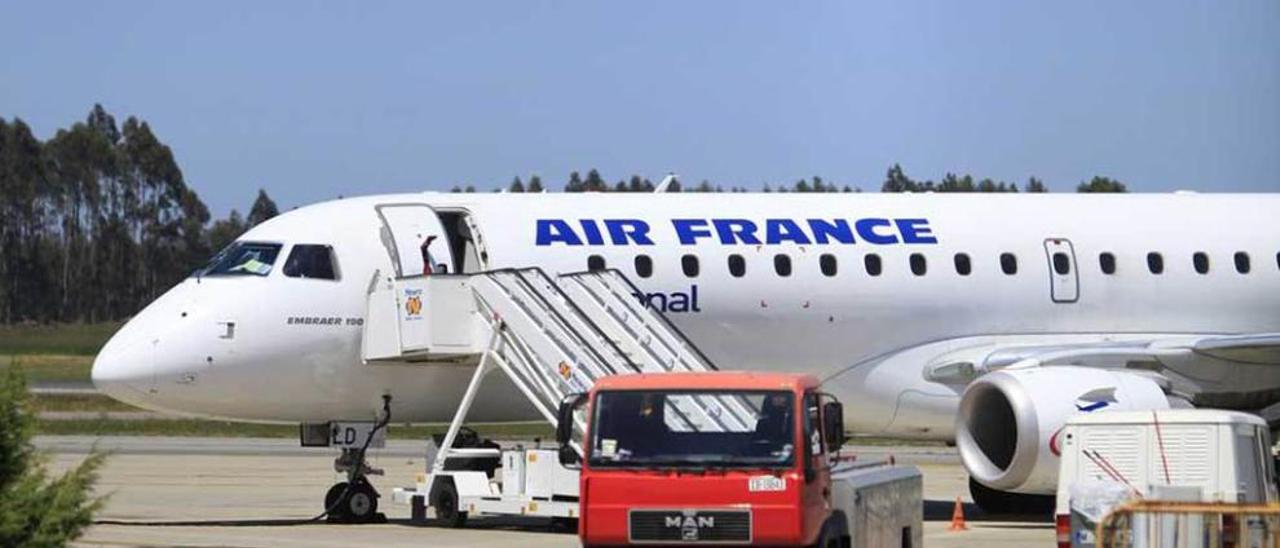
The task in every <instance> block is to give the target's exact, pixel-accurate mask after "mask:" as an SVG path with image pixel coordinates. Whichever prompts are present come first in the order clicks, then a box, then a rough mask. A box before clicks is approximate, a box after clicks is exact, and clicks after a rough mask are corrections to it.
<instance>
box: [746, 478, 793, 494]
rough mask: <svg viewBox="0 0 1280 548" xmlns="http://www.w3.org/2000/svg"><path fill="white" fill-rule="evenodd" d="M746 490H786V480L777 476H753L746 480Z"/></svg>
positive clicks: (756, 491)
mask: <svg viewBox="0 0 1280 548" xmlns="http://www.w3.org/2000/svg"><path fill="white" fill-rule="evenodd" d="M747 490H749V491H751V492H752V493H758V492H761V491H786V490H787V481H786V480H784V479H782V478H779V477H777V476H753V477H752V478H751V479H750V480H749V481H748V482H747Z"/></svg>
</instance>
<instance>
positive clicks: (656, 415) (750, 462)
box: [589, 390, 795, 468]
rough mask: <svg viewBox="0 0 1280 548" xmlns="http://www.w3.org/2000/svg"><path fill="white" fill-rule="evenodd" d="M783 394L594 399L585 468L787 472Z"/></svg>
mask: <svg viewBox="0 0 1280 548" xmlns="http://www.w3.org/2000/svg"><path fill="white" fill-rule="evenodd" d="M794 399H795V398H794V397H793V396H792V394H791V393H790V392H785V391H696V392H695V391H678V392H677V391H646V390H625V391H623V390H618V391H606V392H600V393H598V394H597V395H596V401H595V405H594V407H593V410H594V414H595V417H594V418H593V421H592V428H591V432H592V434H591V451H590V461H589V462H590V464H591V465H592V466H602V467H603V466H615V467H627V466H664V467H667V466H670V467H695V468H706V467H734V466H753V467H759V466H767V467H786V466H790V465H791V464H792V462H794V461H793V459H794V454H795V444H794V430H795V415H794V408H795V404H794Z"/></svg>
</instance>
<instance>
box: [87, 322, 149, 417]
mask: <svg viewBox="0 0 1280 548" xmlns="http://www.w3.org/2000/svg"><path fill="white" fill-rule="evenodd" d="M126 335H127V334H126V333H123V332H122V333H117V334H116V335H115V336H113V337H112V338H111V340H109V341H107V344H106V346H104V347H102V350H101V351H100V352H98V356H97V357H96V358H94V360H93V369H92V370H91V371H90V377H91V378H92V379H93V386H94V388H96V389H97V390H98V392H100V393H102V394H106V395H108V396H110V397H112V398H115V399H117V400H120V401H123V402H125V403H135V404H136V403H139V402H140V400H141V399H143V398H144V397H146V395H147V393H148V391H149V390H150V389H151V384H152V382H153V381H154V377H155V374H154V371H153V370H152V369H153V368H152V364H151V359H150V358H151V357H150V356H149V355H148V353H147V352H146V351H145V348H146V345H144V344H130V343H134V342H135V341H130V340H128V339H129V337H127V336H126Z"/></svg>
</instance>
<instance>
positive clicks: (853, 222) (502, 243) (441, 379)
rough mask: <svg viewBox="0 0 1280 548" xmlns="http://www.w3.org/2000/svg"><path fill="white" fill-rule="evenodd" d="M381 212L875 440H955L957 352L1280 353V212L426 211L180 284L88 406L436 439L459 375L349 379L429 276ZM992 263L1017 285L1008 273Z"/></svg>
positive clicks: (474, 200) (520, 408)
mask: <svg viewBox="0 0 1280 548" xmlns="http://www.w3.org/2000/svg"><path fill="white" fill-rule="evenodd" d="M389 204H424V205H426V206H430V207H432V208H434V209H435V210H436V211H439V212H441V213H443V214H445V215H446V218H447V219H446V221H447V222H450V223H452V222H453V221H454V220H455V218H456V219H460V218H462V217H460V216H465V217H466V218H469V219H470V221H471V227H472V228H471V230H472V231H474V232H475V233H476V234H474V235H473V236H474V241H473V242H472V244H473V246H474V247H473V248H468V249H467V250H465V251H464V250H463V249H462V247H458V248H456V249H450V246H449V245H448V243H447V242H445V243H440V244H437V247H433V248H432V251H433V254H434V255H433V259H434V260H437V261H440V262H443V263H446V264H452V265H455V266H454V267H451V268H455V270H456V269H458V268H462V269H465V270H478V269H493V268H502V267H523V266H540V267H542V268H544V269H546V270H547V271H549V272H571V271H580V270H585V269H587V267H588V261H589V258H590V257H591V256H593V255H595V256H599V258H600V259H602V260H603V261H604V263H605V264H606V265H607V266H609V267H616V268H619V269H620V270H622V271H623V272H624V273H626V274H627V275H628V276H629V277H630V278H631V279H632V280H633V281H634V282H635V283H636V284H637V285H638V286H639V287H641V288H642V289H643V290H644V291H645V292H647V293H649V294H650V296H649V297H648V298H649V301H650V303H651V304H652V305H654V306H658V307H662V308H665V309H666V311H667V314H668V316H669V317H670V318H671V319H672V320H673V321H674V322H675V323H676V324H677V325H678V326H679V327H680V328H681V329H682V330H683V331H684V333H685V334H686V335H688V336H689V337H690V338H691V339H692V340H693V341H695V342H696V343H697V344H698V345H699V346H700V347H701V349H702V350H703V351H704V352H705V353H706V354H707V355H708V356H709V357H710V358H711V359H712V360H713V361H714V362H715V363H716V364H717V365H719V366H720V367H721V368H723V369H754V370H777V371H803V372H809V373H814V374H817V375H818V376H820V377H821V378H823V379H825V390H827V391H828V392H831V393H833V394H834V395H836V396H837V397H839V398H840V399H841V400H843V401H844V402H845V409H846V414H847V417H846V423H847V424H848V425H849V426H850V427H851V428H854V429H855V430H858V431H861V432H864V433H879V434H885V435H894V436H905V437H924V438H935V439H949V438H950V437H951V436H952V435H953V422H954V420H955V418H954V417H955V412H956V406H957V403H958V401H959V397H960V391H961V390H962V389H963V385H959V386H957V385H952V384H943V383H939V382H935V381H931V380H929V379H928V378H926V375H925V374H924V372H925V370H926V368H927V367H929V366H931V365H934V361H935V359H936V358H937V357H938V356H939V355H942V354H945V353H948V352H955V351H956V350H957V349H962V348H965V347H981V346H982V345H992V344H1001V345H1009V344H1015V345H1016V344H1055V343H1068V342H1073V341H1080V340H1099V339H1101V340H1124V339H1125V338H1126V337H1140V336H1150V335H1152V334H1160V335H1169V336H1178V335H1188V336H1191V335H1206V334H1233V333H1261V332H1276V331H1280V257H1278V256H1277V253H1280V215H1277V213H1276V212H1280V197H1277V196H1274V195H1196V194H1170V195H1107V196H1097V195H989V194H981V195H977V194H975V195H940V194H906V195H902V194H899V195H867V194H817V195H813V194H653V195H635V194H619V195H614V194H492V195H483V194H434V193H424V194H402V195H389V196H372V197H364V198H355V199H346V200H338V201H332V202H325V203H321V204H317V205H313V206H309V207H304V208H300V209H297V210H294V211H291V212H288V213H285V214H283V215H281V216H279V217H277V218H275V219H272V220H270V221H268V222H266V223H263V224H262V225H259V226H257V227H254V228H253V229H252V230H250V231H249V232H248V233H246V234H245V235H244V236H242V237H241V238H240V241H244V242H269V243H276V244H281V246H282V249H281V252H280V255H279V257H280V258H279V259H278V260H277V261H276V263H275V267H274V268H273V269H272V270H271V271H270V272H269V273H268V274H267V275H265V276H212V275H210V276H201V277H192V278H190V279H187V280H185V281H184V282H182V283H181V284H179V285H178V286H177V287H175V288H174V289H173V290H171V291H170V292H168V293H167V294H165V295H164V296H162V297H161V298H159V299H158V300H156V301H155V302H154V303H153V304H151V305H150V306H148V307H147V309H145V310H144V311H142V312H141V313H139V314H138V315H137V316H136V317H135V318H134V319H132V320H131V321H130V322H129V323H128V324H127V325H126V326H125V327H124V328H122V329H121V330H120V332H119V333H118V334H116V335H115V337H113V338H112V340H111V341H110V342H109V343H108V345H107V346H106V347H105V348H104V349H103V351H102V353H101V354H100V355H99V357H98V361H97V362H96V363H95V366H94V380H95V383H97V384H98V385H99V386H100V387H101V388H102V389H103V390H104V391H106V392H107V393H108V394H110V395H112V396H114V397H116V398H119V399H122V400H125V401H128V402H131V403H134V404H137V405H141V406H144V407H149V408H155V409H162V410H167V411H174V412H179V413H186V414H193V415H201V416H213V417H223V418H229V419H236V420H248V421H280V422H284V421H288V422H302V421H325V420H339V419H347V420H357V419H361V420H362V419H369V418H371V417H373V416H374V413H375V412H376V411H377V410H378V409H380V406H381V400H380V396H381V395H383V394H385V393H390V394H391V395H392V396H393V414H394V417H395V420H396V421H397V422H401V421H405V422H409V421H444V420H448V419H449V418H451V417H452V413H453V411H454V409H455V408H456V405H457V403H458V400H459V398H460V397H461V394H462V392H463V389H464V387H465V384H466V382H467V380H468V378H469V376H470V374H471V371H472V368H471V367H470V366H467V365H458V364H448V363H440V364H421V363H417V364H408V363H406V364H367V363H364V362H363V361H362V359H361V348H360V344H361V325H360V324H361V319H362V318H363V316H364V313H365V312H364V311H365V297H366V292H367V289H368V287H369V284H370V281H371V279H373V277H374V276H375V275H377V274H376V273H382V274H386V273H394V272H397V263H400V264H399V268H400V269H401V273H403V274H408V273H414V274H417V273H420V272H419V271H420V270H421V268H422V267H421V259H417V263H416V264H414V263H413V261H412V259H413V257H415V256H416V254H417V249H416V248H414V249H406V247H407V243H408V242H411V241H415V240H416V239H420V238H421V237H422V236H423V235H424V232H423V231H424V230H425V231H427V232H430V231H432V230H440V229H439V228H433V227H432V223H428V224H426V225H423V226H414V227H411V228H409V229H407V230H401V229H400V228H401V227H397V226H391V227H390V232H391V233H392V234H390V235H389V234H388V233H387V232H388V227H387V226H384V223H385V224H390V225H395V224H396V223H399V222H401V221H397V220H396V218H395V217H396V215H397V214H391V213H385V210H384V214H381V215H380V214H379V211H380V210H378V209H376V208H377V207H378V206H379V205H389ZM399 211H401V212H404V211H410V209H402V210H399ZM449 215H453V216H449ZM881 219H883V220H884V221H883V222H882V221H880V220H881ZM811 220H816V224H813V223H811V222H810V221H811ZM584 221H585V223H584ZM741 221H746V222H745V223H743V222H741ZM842 222H843V223H847V227H848V228H847V230H846V229H845V226H846V225H845V224H841V223H842ZM437 224H438V223H437ZM752 227H754V230H752ZM815 227H817V228H815ZM823 227H825V228H823ZM797 229H798V230H797ZM443 230H449V231H451V230H455V228H454V227H452V226H451V227H449V228H446V229H443ZM818 232H823V234H822V235H819V234H818ZM822 239H825V243H823V242H820V241H819V240H822ZM393 240H394V242H393ZM757 240H758V241H759V243H755V242H756V241H757ZM442 241H443V240H442ZM296 244H326V245H329V246H332V249H333V252H334V256H335V257H336V263H337V270H338V279H337V280H319V279H307V278H292V277H287V276H285V275H284V274H283V273H282V268H281V265H282V264H284V258H285V257H286V256H288V254H289V253H290V250H291V246H294V245H296ZM540 244H541V245H540ZM397 246H398V247H397ZM1054 252H1063V253H1066V254H1067V255H1068V257H1069V260H1070V264H1069V265H1067V266H1068V269H1067V274H1065V275H1059V274H1056V273H1055V272H1054V268H1055V265H1054V264H1053V259H1052V255H1053V253H1054ZM464 253H466V254H469V256H470V257H471V258H469V259H464V258H462V257H455V256H454V255H455V254H464ZM1104 253H1109V254H1111V255H1112V256H1113V257H1114V262H1115V270H1114V273H1112V274H1107V273H1104V272H1103V271H1102V269H1101V267H1100V255H1102V254H1104ZM1152 253H1158V254H1159V260H1158V261H1159V262H1160V263H1162V267H1163V268H1162V271H1161V273H1159V274H1155V273H1153V272H1152V271H1151V268H1150V265H1149V261H1155V260H1156V259H1149V257H1148V256H1149V254H1152ZM1196 253H1204V254H1205V256H1206V258H1207V260H1208V265H1209V268H1208V272H1207V273H1205V274H1201V273H1199V272H1197V270H1196V268H1195V266H1194V264H1193V255H1194V254H1196ZM1239 253H1243V254H1247V256H1248V261H1249V263H1250V264H1249V268H1248V272H1247V273H1241V272H1239V271H1238V270H1237V265H1236V260H1237V259H1236V258H1237V254H1239ZM397 254H398V256H397ZM913 254H918V255H919V257H915V258H913V257H912V255H913ZM958 254H963V255H964V256H967V261H968V263H969V268H968V269H963V268H961V266H960V265H958V264H957V262H960V263H963V262H964V261H965V259H957V255H958ZM1004 254H1009V255H1011V256H1012V257H1014V260H1016V272H1014V273H1012V274H1007V273H1005V271H1004V270H1002V255H1004ZM641 255H643V256H647V257H648V260H649V261H651V263H652V274H651V275H649V276H647V277H646V276H642V275H641V274H643V273H644V272H641V273H638V272H637V259H636V258H637V256H641ZM731 255H736V256H740V257H741V259H740V264H741V265H742V266H743V268H744V270H745V272H743V273H742V275H741V276H735V275H733V274H732V273H731V270H730V265H729V263H730V262H731V261H733V262H738V261H739V259H737V258H733V259H731V258H730V256H731ZM824 255H830V257H827V258H824V257H823V256H824ZM868 255H874V256H875V257H878V261H879V263H880V265H879V269H878V274H876V275H872V274H871V273H869V265H868V262H869V261H870V262H872V263H874V262H876V260H877V259H868V258H867V257H868ZM686 256H691V257H693V258H694V259H690V258H686ZM780 257H786V258H785V259H784V258H780ZM693 260H696V261H697V263H698V265H697V266H698V268H697V272H696V275H693V276H690V275H687V274H686V272H685V269H684V267H685V266H687V263H688V262H691V261H693ZM787 261H789V263H790V273H789V275H785V276H784V275H781V274H780V273H779V269H780V267H782V266H784V265H782V264H780V263H784V262H787ZM1004 261H1005V263H1006V264H1005V265H1004V266H1008V265H1007V262H1008V259H1007V258H1006V259H1004ZM641 262H644V259H641ZM921 262H923V269H921V266H922V265H921ZM913 263H914V264H913ZM833 264H834V271H833V270H832V265H833ZM913 267H914V268H915V270H916V271H913ZM735 268H736V267H735ZM824 268H825V270H826V271H825V272H824ZM415 269H416V270H415ZM781 270H782V271H783V272H784V273H785V269H781ZM871 270H872V271H875V270H877V269H875V268H874V265H871ZM958 270H968V273H967V274H963V275H962V274H961V273H959V272H958ZM228 324H233V327H228ZM228 329H231V330H233V331H234V333H228ZM228 335H231V336H228ZM1187 375H1195V376H1197V378H1198V379H1200V380H1201V381H1203V384H1204V385H1206V386H1212V387H1214V389H1215V390H1218V391H1221V392H1222V393H1231V394H1237V393H1239V394H1245V398H1246V399H1247V395H1248V394H1249V393H1251V392H1256V393H1258V394H1265V393H1267V391H1272V392H1274V391H1276V390H1280V370H1276V369H1275V368H1268V369H1265V370H1263V369H1257V368H1249V367H1247V366H1241V368H1240V369H1239V370H1234V369H1232V370H1219V371H1212V372H1207V373H1206V372H1202V371H1189V372H1187ZM1202 377H1204V378H1202ZM1209 377H1212V378H1209ZM487 386H488V388H486V389H485V390H486V392H484V393H482V394H481V395H480V397H479V399H478V404H477V406H476V407H475V408H474V409H473V412H472V416H471V418H472V419H473V420H506V419H519V418H532V417H533V415H532V411H531V409H530V407H529V406H528V405H526V404H525V403H524V402H523V400H522V398H521V396H519V395H518V393H517V392H516V391H515V390H514V389H513V388H512V387H510V386H509V385H507V384H506V383H502V382H494V383H487ZM1262 397H1265V396H1262Z"/></svg>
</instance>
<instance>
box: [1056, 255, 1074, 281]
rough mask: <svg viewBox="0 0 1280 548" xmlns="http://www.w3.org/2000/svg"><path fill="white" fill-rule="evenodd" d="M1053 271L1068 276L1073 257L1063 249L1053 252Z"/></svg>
mask: <svg viewBox="0 0 1280 548" xmlns="http://www.w3.org/2000/svg"><path fill="white" fill-rule="evenodd" d="M1053 271H1054V272H1057V273H1058V275H1059V276H1066V275H1067V274H1070V273H1071V257H1068V256H1067V254H1066V253H1063V252H1061V251H1057V252H1054V254H1053Z"/></svg>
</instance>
